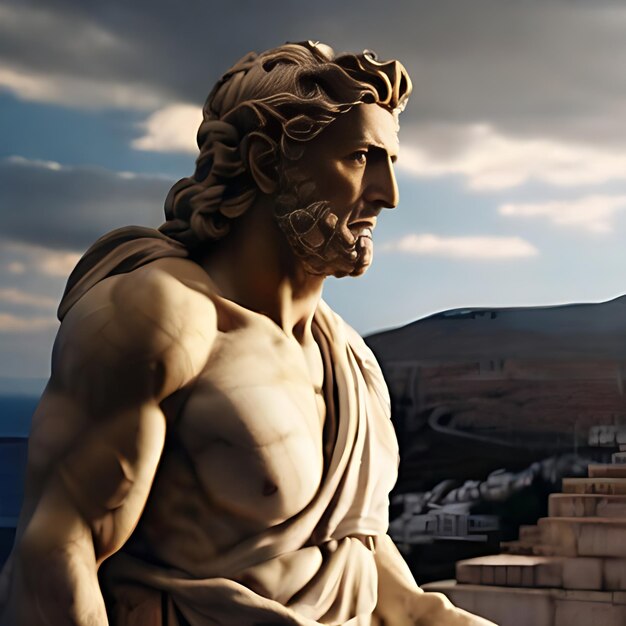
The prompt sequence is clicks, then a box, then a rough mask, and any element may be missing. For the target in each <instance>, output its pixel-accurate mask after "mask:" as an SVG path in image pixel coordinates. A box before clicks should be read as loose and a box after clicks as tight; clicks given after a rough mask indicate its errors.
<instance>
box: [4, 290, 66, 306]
mask: <svg viewBox="0 0 626 626" xmlns="http://www.w3.org/2000/svg"><path fill="white" fill-rule="evenodd" d="M0 302H7V303H8V304H18V305H24V306H33V307H37V308H42V309H54V308H55V307H56V305H57V301H56V300H55V299H54V298H49V297H48V296H41V295H39V294H35V293H29V292H27V291H23V290H21V289H14V288H0Z"/></svg>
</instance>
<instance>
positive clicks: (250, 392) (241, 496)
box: [177, 327, 325, 525]
mask: <svg viewBox="0 0 626 626" xmlns="http://www.w3.org/2000/svg"><path fill="white" fill-rule="evenodd" d="M316 357H317V358H316ZM323 377H324V372H323V366H322V363H321V358H320V357H319V350H317V353H315V350H312V351H309V353H308V354H307V353H306V352H305V351H303V350H302V347H301V346H299V345H298V344H297V343H296V342H295V341H294V340H290V339H288V338H287V337H283V336H281V335H280V334H279V333H278V332H276V333H271V332H269V333H268V332H261V331H260V329H258V328H254V327H252V328H249V327H244V328H240V329H237V330H233V331H230V332H225V333H220V336H219V338H218V340H217V342H216V345H215V347H214V350H213V352H212V357H211V360H210V362H209V363H208V365H207V367H206V368H205V369H204V371H203V372H202V374H201V375H200V377H199V379H198V380H197V382H196V384H195V385H194V388H193V390H192V392H191V393H190V395H189V397H188V400H187V402H186V404H185V407H184V409H183V411H182V412H181V414H180V416H179V420H178V424H177V430H178V434H179V438H180V441H181V443H182V444H183V446H184V447H185V449H186V451H187V453H188V455H189V458H190V459H191V461H192V463H193V465H194V469H195V472H196V475H197V476H198V480H199V481H200V483H201V486H202V488H203V489H204V490H205V492H206V494H207V496H208V497H209V499H210V501H211V502H213V503H216V504H218V505H219V506H220V507H221V508H223V509H226V510H228V511H229V512H231V513H232V514H234V515H235V516H240V517H242V518H245V519H248V520H250V521H254V522H260V523H262V524H263V525H269V524H276V523H280V522H281V521H284V520H285V519H287V518H289V517H291V516H292V515H294V514H295V513H297V512H299V511H300V510H302V508H304V507H305V506H306V504H307V503H308V502H309V501H310V500H311V499H312V498H313V496H314V495H315V493H316V491H317V489H318V487H319V484H320V481H321V478H322V472H323V461H324V459H323V441H322V432H323V419H324V414H325V406H324V401H323V395H322V386H323Z"/></svg>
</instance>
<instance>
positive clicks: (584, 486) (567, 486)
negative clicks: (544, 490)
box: [563, 478, 626, 495]
mask: <svg viewBox="0 0 626 626" xmlns="http://www.w3.org/2000/svg"><path fill="white" fill-rule="evenodd" d="M563 493H581V494H582V493H598V494H601V495H626V479H624V478H564V479H563Z"/></svg>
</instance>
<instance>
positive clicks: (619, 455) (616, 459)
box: [611, 446, 626, 463]
mask: <svg viewBox="0 0 626 626" xmlns="http://www.w3.org/2000/svg"><path fill="white" fill-rule="evenodd" d="M621 447H622V446H620V448H621ZM624 448H626V446H624ZM611 460H612V461H613V463H626V450H620V452H613V454H612V455H611Z"/></svg>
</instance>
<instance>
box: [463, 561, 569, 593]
mask: <svg viewBox="0 0 626 626" xmlns="http://www.w3.org/2000/svg"><path fill="white" fill-rule="evenodd" d="M562 561H563V559H562V558H558V557H538V556H523V555H513V554H496V555H493V556H483V557H480V558H476V559H468V560H466V561H459V562H458V563H457V564H456V578H457V581H458V582H459V583H465V584H474V585H500V586H504V587H562V582H563V577H562V570H563V567H562Z"/></svg>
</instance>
